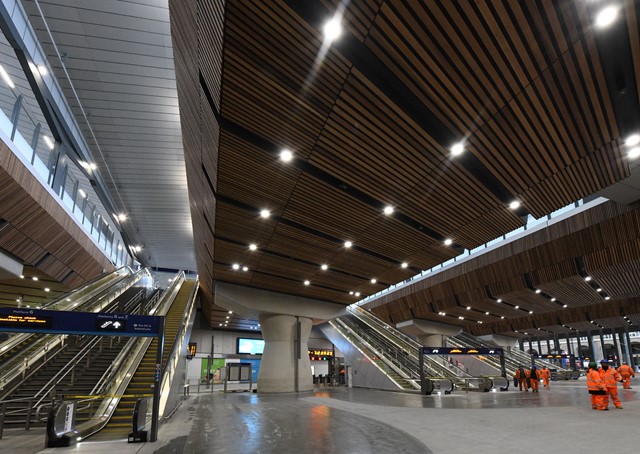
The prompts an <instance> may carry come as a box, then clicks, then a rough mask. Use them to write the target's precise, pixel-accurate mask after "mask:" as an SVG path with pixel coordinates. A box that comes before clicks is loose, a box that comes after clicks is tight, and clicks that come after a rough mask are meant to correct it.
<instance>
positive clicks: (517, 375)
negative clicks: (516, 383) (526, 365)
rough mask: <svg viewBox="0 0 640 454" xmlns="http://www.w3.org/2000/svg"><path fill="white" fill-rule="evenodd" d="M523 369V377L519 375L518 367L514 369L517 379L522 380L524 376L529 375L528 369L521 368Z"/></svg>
mask: <svg viewBox="0 0 640 454" xmlns="http://www.w3.org/2000/svg"><path fill="white" fill-rule="evenodd" d="M523 371H524V376H523V377H521V376H520V369H516V378H517V379H518V380H520V379H523V380H524V379H525V378H527V377H529V371H528V370H527V369H523Z"/></svg>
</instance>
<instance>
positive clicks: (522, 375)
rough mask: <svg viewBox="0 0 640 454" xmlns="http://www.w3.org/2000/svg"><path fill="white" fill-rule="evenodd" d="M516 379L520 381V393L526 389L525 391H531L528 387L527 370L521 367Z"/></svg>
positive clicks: (517, 371)
mask: <svg viewBox="0 0 640 454" xmlns="http://www.w3.org/2000/svg"><path fill="white" fill-rule="evenodd" d="M516 378H517V379H518V385H519V386H520V391H522V388H524V390H525V391H529V389H528V388H529V386H528V383H527V382H528V381H529V380H528V378H527V371H526V370H525V368H524V367H523V366H519V367H518V369H517V370H516Z"/></svg>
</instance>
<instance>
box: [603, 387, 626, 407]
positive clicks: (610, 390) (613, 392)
mask: <svg viewBox="0 0 640 454" xmlns="http://www.w3.org/2000/svg"><path fill="white" fill-rule="evenodd" d="M602 397H603V398H604V399H603V405H604V408H607V407H608V406H609V397H611V401H612V402H613V405H615V406H616V408H621V407H622V403H621V402H620V399H618V387H617V386H612V387H608V386H607V395H606V396H602Z"/></svg>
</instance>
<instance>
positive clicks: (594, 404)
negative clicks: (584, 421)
mask: <svg viewBox="0 0 640 454" xmlns="http://www.w3.org/2000/svg"><path fill="white" fill-rule="evenodd" d="M589 395H590V396H591V408H593V409H594V410H604V409H605V408H607V407H606V405H605V404H604V399H605V398H606V397H607V396H598V395H596V394H589Z"/></svg>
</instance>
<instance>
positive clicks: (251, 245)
mask: <svg viewBox="0 0 640 454" xmlns="http://www.w3.org/2000/svg"><path fill="white" fill-rule="evenodd" d="M256 249H258V245H257V244H255V243H251V244H250V245H249V250H250V251H255V250H256Z"/></svg>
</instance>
